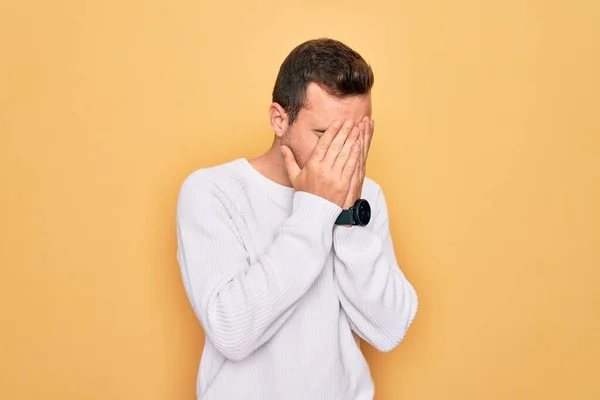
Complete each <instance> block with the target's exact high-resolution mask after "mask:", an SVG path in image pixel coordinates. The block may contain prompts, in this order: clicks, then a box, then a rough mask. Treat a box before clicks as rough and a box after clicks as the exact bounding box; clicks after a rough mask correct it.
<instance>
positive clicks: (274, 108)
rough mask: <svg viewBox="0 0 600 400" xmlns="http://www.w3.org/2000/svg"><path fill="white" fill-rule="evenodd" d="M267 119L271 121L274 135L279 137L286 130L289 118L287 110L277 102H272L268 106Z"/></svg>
mask: <svg viewBox="0 0 600 400" xmlns="http://www.w3.org/2000/svg"><path fill="white" fill-rule="evenodd" d="M269 121H270V122H271V128H273V133H275V136H277V137H279V138H281V137H283V134H284V133H285V132H287V130H288V127H289V118H288V114H287V112H286V111H285V110H284V109H283V107H281V105H279V103H272V104H271V106H270V107H269Z"/></svg>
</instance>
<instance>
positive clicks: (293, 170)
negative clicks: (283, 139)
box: [281, 145, 300, 185]
mask: <svg viewBox="0 0 600 400" xmlns="http://www.w3.org/2000/svg"><path fill="white" fill-rule="evenodd" d="M281 154H283V162H284V164H285V169H286V171H287V173H288V178H290V182H292V185H293V184H294V182H295V181H296V177H298V174H299V173H300V167H299V166H298V163H297V162H296V157H294V153H292V150H290V148H289V147H287V146H285V145H283V146H281Z"/></svg>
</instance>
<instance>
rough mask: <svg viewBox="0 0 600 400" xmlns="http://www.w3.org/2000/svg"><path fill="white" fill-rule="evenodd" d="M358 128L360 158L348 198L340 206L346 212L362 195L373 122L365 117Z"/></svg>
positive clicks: (373, 127)
mask: <svg viewBox="0 0 600 400" xmlns="http://www.w3.org/2000/svg"><path fill="white" fill-rule="evenodd" d="M358 127H359V139H358V142H359V143H360V147H361V156H360V157H359V158H358V163H357V164H356V169H355V170H354V175H353V176H352V182H351V183H350V190H349V191H348V196H346V200H345V201H344V204H343V206H342V208H343V209H345V210H347V209H349V208H350V207H352V206H353V205H354V203H356V200H358V199H359V198H360V195H361V193H362V187H363V182H364V181H365V174H366V171H367V156H368V155H369V148H370V147H371V139H372V138H373V131H374V129H375V121H373V120H372V119H370V118H369V117H367V116H365V117H363V119H362V120H361V121H360V122H359V123H358Z"/></svg>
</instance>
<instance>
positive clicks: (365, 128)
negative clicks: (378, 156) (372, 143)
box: [360, 117, 369, 160]
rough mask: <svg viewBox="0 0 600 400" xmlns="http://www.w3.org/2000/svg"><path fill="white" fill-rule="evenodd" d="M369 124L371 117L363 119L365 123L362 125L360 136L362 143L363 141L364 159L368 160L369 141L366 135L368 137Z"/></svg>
mask: <svg viewBox="0 0 600 400" xmlns="http://www.w3.org/2000/svg"><path fill="white" fill-rule="evenodd" d="M368 124H369V117H365V118H363V123H362V124H361V125H362V132H361V135H360V138H361V141H362V146H361V147H362V148H361V150H362V159H363V160H366V159H367V141H366V135H367V126H368Z"/></svg>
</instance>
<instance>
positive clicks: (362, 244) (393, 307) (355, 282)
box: [333, 186, 418, 351]
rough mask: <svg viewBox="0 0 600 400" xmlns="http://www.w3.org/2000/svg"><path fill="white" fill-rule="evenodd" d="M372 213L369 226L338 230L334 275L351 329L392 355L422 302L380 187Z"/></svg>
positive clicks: (335, 241) (335, 242)
mask: <svg viewBox="0 0 600 400" xmlns="http://www.w3.org/2000/svg"><path fill="white" fill-rule="evenodd" d="M372 212H373V215H372V220H371V223H370V224H369V225H367V226H353V227H350V228H348V227H343V226H336V227H335V228H334V232H333V247H334V250H335V258H334V276H335V280H336V284H337V291H338V297H339V299H340V303H341V305H342V308H343V309H344V311H345V313H346V314H347V315H348V318H349V320H350V325H351V328H352V330H353V331H355V332H356V333H357V334H358V335H359V336H360V337H361V338H362V339H364V340H365V341H367V342H368V343H369V344H371V345H372V346H373V347H375V348H376V349H378V350H380V351H390V350H392V349H393V348H395V347H396V346H397V345H398V344H399V343H400V342H401V341H402V339H403V338H404V336H405V335H406V332H407V330H408V328H409V326H410V325H411V323H412V321H413V319H414V318H415V314H416V312H417V304H418V301H417V295H416V292H415V290H414V288H413V286H412V285H411V284H410V282H409V281H408V280H407V279H406V277H405V276H404V274H403V272H402V271H401V270H400V268H399V267H398V263H397V261H396V256H395V253H394V246H393V243H392V238H391V234H390V229H389V219H388V211H387V205H386V201H385V197H384V195H383V192H382V190H381V188H380V187H379V186H378V193H377V200H376V201H375V204H374V207H373V210H372Z"/></svg>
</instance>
